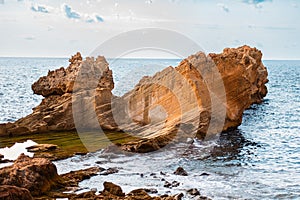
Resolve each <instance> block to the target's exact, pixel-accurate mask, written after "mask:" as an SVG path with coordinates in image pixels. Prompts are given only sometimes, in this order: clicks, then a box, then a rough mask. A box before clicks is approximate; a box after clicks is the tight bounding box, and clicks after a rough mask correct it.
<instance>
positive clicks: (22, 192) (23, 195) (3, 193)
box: [0, 185, 33, 200]
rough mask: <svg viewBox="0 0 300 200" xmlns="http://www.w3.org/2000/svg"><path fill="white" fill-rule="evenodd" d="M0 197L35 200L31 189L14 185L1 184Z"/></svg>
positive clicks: (13, 199)
mask: <svg viewBox="0 0 300 200" xmlns="http://www.w3.org/2000/svg"><path fill="white" fill-rule="evenodd" d="M0 199H2V200H16V199H22V200H33V198H32V196H31V194H30V192H29V190H27V189H25V188H20V187H16V186H12V185H0Z"/></svg>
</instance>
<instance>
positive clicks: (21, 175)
mask: <svg viewBox="0 0 300 200" xmlns="http://www.w3.org/2000/svg"><path fill="white" fill-rule="evenodd" d="M60 182H61V178H60V177H59V176H58V174H57V170H56V166H55V165H54V164H52V163H51V162H50V161H49V160H47V159H45V158H29V157H28V156H25V155H24V154H21V155H20V156H19V157H18V159H17V160H16V161H15V163H14V164H13V165H12V166H8V167H4V168H1V169H0V185H13V186H17V187H20V188H26V189H27V190H29V191H30V192H31V194H32V195H33V196H38V195H42V194H44V193H45V192H47V191H49V190H51V189H53V188H55V187H57V185H59V183H60Z"/></svg>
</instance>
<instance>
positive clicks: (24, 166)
mask: <svg viewBox="0 0 300 200" xmlns="http://www.w3.org/2000/svg"><path fill="white" fill-rule="evenodd" d="M103 172H104V173H103ZM111 173H117V171H114V170H112V169H104V168H101V167H90V168H87V169H83V170H78V171H71V172H69V173H66V174H62V175H58V173H57V169H56V166H55V165H54V164H53V163H52V162H51V161H50V160H48V159H46V158H30V157H28V156H25V155H24V154H21V155H20V156H19V157H18V159H17V160H16V161H15V162H14V164H13V165H11V166H8V167H4V168H1V169H0V199H5V200H13V199H23V200H31V199H56V198H68V199H91V200H92V199H116V200H138V199H146V200H180V199H182V197H183V196H184V194H183V193H179V194H176V195H161V196H153V194H155V193H157V191H156V190H155V189H151V188H150V189H147V188H146V189H145V188H140V189H135V190H133V191H131V192H129V193H128V194H125V193H124V192H123V190H122V188H121V187H120V186H118V185H116V184H114V183H111V182H104V183H103V186H104V189H103V191H101V192H99V193H96V192H97V190H96V189H95V190H90V191H86V192H82V193H79V194H78V193H76V190H78V189H79V187H78V183H79V182H80V181H82V180H85V179H89V178H90V177H92V176H96V175H108V174H111ZM174 174H177V175H180V176H187V172H185V171H184V169H182V168H178V169H177V170H176V171H175V172H174ZM178 184H179V182H173V183H168V182H166V183H165V187H176V186H178ZM148 193H149V194H152V196H150V195H149V194H148ZM186 195H190V196H192V197H196V198H198V199H209V198H207V197H204V196H201V195H200V192H199V191H198V190H197V189H190V190H188V191H186Z"/></svg>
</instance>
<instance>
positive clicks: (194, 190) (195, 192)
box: [187, 188, 200, 196]
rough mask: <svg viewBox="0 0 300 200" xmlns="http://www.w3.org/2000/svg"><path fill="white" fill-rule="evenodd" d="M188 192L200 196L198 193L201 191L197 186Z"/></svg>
mask: <svg viewBox="0 0 300 200" xmlns="http://www.w3.org/2000/svg"><path fill="white" fill-rule="evenodd" d="M187 193H188V194H190V195H192V196H198V195H200V192H199V191H198V190H197V189H196V188H192V189H189V190H188V191H187Z"/></svg>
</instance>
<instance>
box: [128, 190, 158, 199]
mask: <svg viewBox="0 0 300 200" xmlns="http://www.w3.org/2000/svg"><path fill="white" fill-rule="evenodd" d="M127 197H128V198H127V199H128V200H129V199H132V200H135V199H136V200H138V199H146V200H151V199H152V198H151V196H150V195H149V194H148V193H147V192H146V191H145V190H144V189H136V190H132V191H131V192H129V193H128V194H127Z"/></svg>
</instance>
